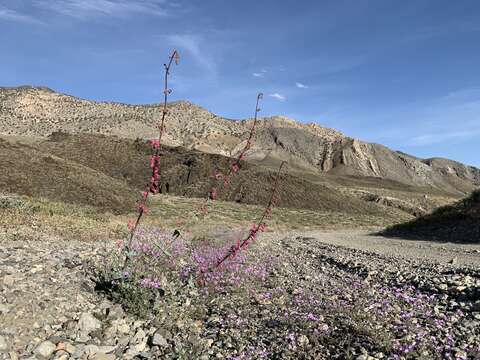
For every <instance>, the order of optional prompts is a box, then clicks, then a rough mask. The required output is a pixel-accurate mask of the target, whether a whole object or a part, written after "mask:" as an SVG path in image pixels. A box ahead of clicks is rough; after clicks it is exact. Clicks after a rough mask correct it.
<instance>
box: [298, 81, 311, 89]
mask: <svg viewBox="0 0 480 360" xmlns="http://www.w3.org/2000/svg"><path fill="white" fill-rule="evenodd" d="M295 86H296V87H297V88H299V89H308V86H307V85H305V84H302V83H299V82H297V83H295Z"/></svg>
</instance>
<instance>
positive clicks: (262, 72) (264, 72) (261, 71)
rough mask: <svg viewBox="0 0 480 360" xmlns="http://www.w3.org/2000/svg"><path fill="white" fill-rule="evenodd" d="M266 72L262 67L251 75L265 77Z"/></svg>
mask: <svg viewBox="0 0 480 360" xmlns="http://www.w3.org/2000/svg"><path fill="white" fill-rule="evenodd" d="M266 73H267V70H265V69H262V70H260V71H258V72H254V73H253V74H252V75H253V76H255V77H260V78H263V77H265V74H266Z"/></svg>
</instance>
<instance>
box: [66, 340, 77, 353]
mask: <svg viewBox="0 0 480 360" xmlns="http://www.w3.org/2000/svg"><path fill="white" fill-rule="evenodd" d="M65 351H66V352H68V353H69V354H73V353H74V352H75V346H74V345H72V344H70V343H65Z"/></svg>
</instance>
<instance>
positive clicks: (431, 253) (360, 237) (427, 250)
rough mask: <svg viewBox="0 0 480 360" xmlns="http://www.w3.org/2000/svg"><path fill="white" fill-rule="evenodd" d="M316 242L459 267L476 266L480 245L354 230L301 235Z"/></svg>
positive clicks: (479, 257)
mask: <svg viewBox="0 0 480 360" xmlns="http://www.w3.org/2000/svg"><path fill="white" fill-rule="evenodd" d="M302 234H303V235H305V236H308V237H312V238H313V239H316V240H317V241H319V242H321V243H325V244H330V245H337V246H343V247H347V248H351V249H356V250H363V251H368V252H373V253H376V254H381V255H387V256H398V257H402V258H405V259H417V260H424V261H428V262H433V263H442V264H445V263H449V262H452V260H453V264H452V265H459V266H473V267H480V245H478V244H476V245H475V244H454V243H445V242H432V241H418V240H406V239H398V238H387V237H384V236H379V235H374V234H373V232H368V231H358V230H351V231H347V230H343V231H342V230H340V231H312V232H306V233H302Z"/></svg>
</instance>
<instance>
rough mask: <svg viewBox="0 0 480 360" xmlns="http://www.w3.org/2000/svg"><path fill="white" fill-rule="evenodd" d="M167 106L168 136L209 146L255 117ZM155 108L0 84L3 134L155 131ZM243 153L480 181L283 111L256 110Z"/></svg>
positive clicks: (332, 167)
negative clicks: (265, 112)
mask: <svg viewBox="0 0 480 360" xmlns="http://www.w3.org/2000/svg"><path fill="white" fill-rule="evenodd" d="M168 109H169V117H168V122H167V125H166V133H165V138H164V139H165V144H167V145H170V146H182V147H185V148H187V149H194V150H199V151H203V152H207V153H214V154H220V155H224V156H234V155H236V154H238V153H239V151H240V150H241V149H242V148H243V147H244V143H245V140H244V139H246V137H247V136H248V133H249V131H250V127H251V124H252V119H244V120H232V119H226V118H224V117H221V116H219V115H216V114H214V113H211V112H210V111H208V110H206V109H204V108H202V107H201V106H198V105H196V104H193V103H191V102H188V101H183V100H182V101H175V102H171V103H169V104H168ZM160 111H161V105H160V104H146V105H133V104H122V103H116V102H105V101H101V102H99V101H93V100H85V99H80V98H77V97H74V96H71V95H67V94H61V93H58V92H55V91H54V90H52V89H50V88H47V87H33V86H22V87H16V88H15V87H9V88H6V87H0V134H3V135H19V136H37V137H38V136H39V137H46V136H48V135H50V134H51V133H52V132H55V131H64V132H67V133H77V132H87V133H100V134H105V135H115V136H119V137H124V138H152V137H155V136H156V130H155V119H158V118H159V116H160ZM247 160H249V161H252V162H255V163H260V164H263V165H272V164H275V163H278V161H280V160H288V161H290V163H291V164H293V165H294V166H296V167H298V168H301V169H305V170H308V171H313V172H327V173H333V174H340V175H348V176H366V177H377V178H384V179H390V180H395V181H400V182H403V183H405V184H409V185H415V186H427V187H433V188H439V189H444V190H447V191H450V192H451V193H454V194H457V195H460V194H465V193H468V192H470V191H472V190H474V189H475V188H477V187H478V186H479V185H480V170H479V169H477V168H476V167H473V166H469V165H464V164H462V163H460V162H457V161H454V160H449V159H444V158H440V157H432V158H428V159H421V158H418V157H415V156H412V155H410V154H406V153H403V152H401V151H394V150H391V149H389V148H388V147H386V146H384V145H381V144H374V143H368V142H364V141H362V140H359V139H356V138H353V137H350V136H346V135H344V134H343V133H342V132H340V131H338V130H335V129H330V128H326V127H322V126H321V125H318V124H316V123H309V124H303V123H300V122H297V121H295V120H293V119H289V118H287V117H285V116H270V117H262V118H260V120H259V123H258V129H257V134H256V140H255V143H254V145H253V146H252V148H251V150H250V151H249V152H248V153H247Z"/></svg>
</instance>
